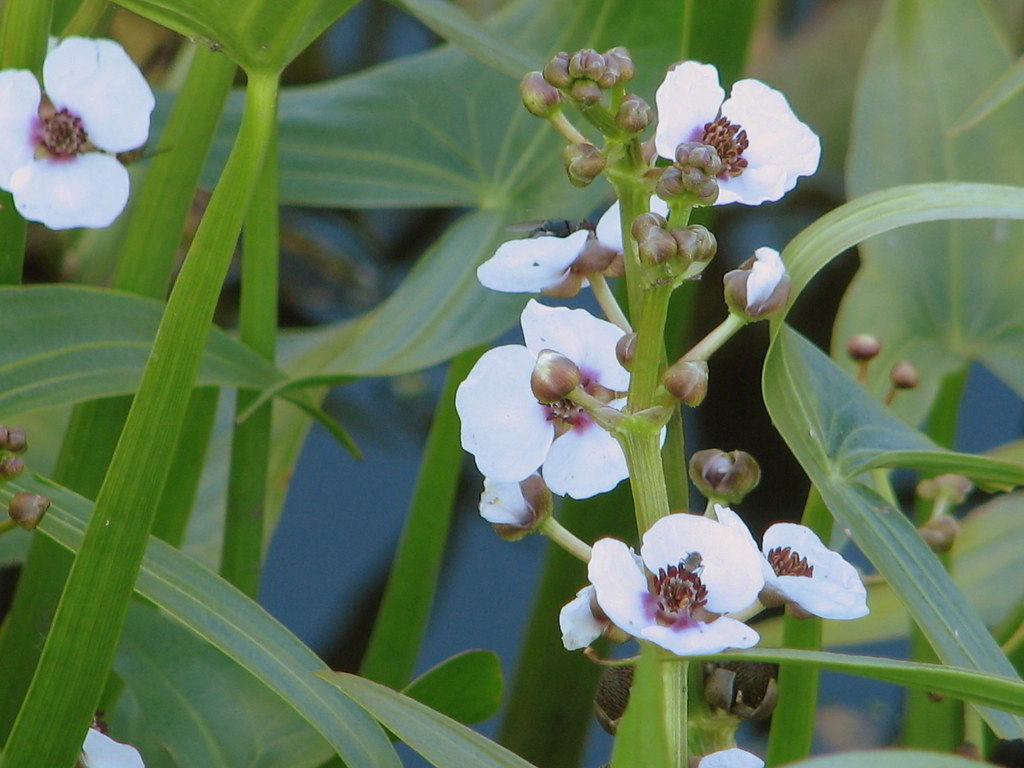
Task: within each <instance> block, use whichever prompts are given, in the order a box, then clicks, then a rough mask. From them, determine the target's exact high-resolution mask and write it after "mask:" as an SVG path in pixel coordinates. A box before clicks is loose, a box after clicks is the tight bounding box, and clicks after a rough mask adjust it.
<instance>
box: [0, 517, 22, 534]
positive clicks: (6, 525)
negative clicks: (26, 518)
mask: <svg viewBox="0 0 1024 768" xmlns="http://www.w3.org/2000/svg"><path fill="white" fill-rule="evenodd" d="M17 527H18V524H17V523H16V522H14V520H12V519H7V520H2V521H0V536H3V535H4V534H5V533H7V532H9V531H13V530H14V529H15V528H17Z"/></svg>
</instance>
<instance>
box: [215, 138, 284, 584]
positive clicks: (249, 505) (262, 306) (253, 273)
mask: <svg viewBox="0 0 1024 768" xmlns="http://www.w3.org/2000/svg"><path fill="white" fill-rule="evenodd" d="M276 138H277V137H276V131H275V133H274V136H272V137H271V142H270V146H269V147H268V149H267V159H266V161H265V162H264V165H263V173H262V174H261V176H260V180H259V184H258V185H257V187H256V192H255V194H254V195H253V201H252V205H251V206H250V207H249V215H248V216H247V217H246V220H245V229H244V230H243V233H242V299H241V318H240V321H239V335H240V337H241V340H242V343H243V344H245V345H247V346H249V347H251V348H252V349H254V350H255V351H256V352H257V353H259V354H260V355H261V356H262V357H263V358H264V359H266V360H271V361H272V360H273V359H274V347H275V345H276V343H277V271H278V205H277V199H278V194H277V186H278V180H277V141H276ZM259 394H260V393H259V392H252V391H247V390H239V392H238V401H237V403H236V404H235V415H236V417H237V416H239V415H240V414H242V413H243V412H244V411H245V410H247V409H248V407H249V406H250V405H251V404H252V403H253V402H254V401H255V400H256V399H257V398H258V397H259ZM272 407H273V403H269V402H268V403H264V404H263V405H261V406H260V407H259V408H257V409H256V410H255V411H253V413H252V415H250V416H249V417H248V418H247V419H246V420H245V421H242V422H241V423H236V424H235V431H234V435H233V436H232V441H231V468H230V471H229V475H228V497H227V518H226V520H225V523H224V545H223V549H222V552H221V563H220V573H221V576H223V577H224V578H225V579H227V580H228V581H230V582H231V583H232V584H234V585H235V586H236V587H238V588H239V589H240V590H242V591H243V592H245V594H247V595H248V596H249V597H251V598H252V599H254V600H257V599H259V594H260V571H261V567H262V563H263V529H264V518H265V516H266V514H265V513H266V509H265V507H266V497H267V468H268V467H269V465H270V426H271V409H272Z"/></svg>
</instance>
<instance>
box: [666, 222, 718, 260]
mask: <svg viewBox="0 0 1024 768" xmlns="http://www.w3.org/2000/svg"><path fill="white" fill-rule="evenodd" d="M672 237H674V238H675V241H676V245H677V246H678V247H679V256H680V257H681V258H683V259H685V260H686V261H699V262H708V261H711V259H713V258H714V256H715V253H717V252H718V241H717V240H716V239H715V236H714V235H712V234H711V233H710V232H709V231H708V230H707V228H706V227H702V226H701V225H700V224H694V225H692V226H689V227H683V228H682V229H673V230H672Z"/></svg>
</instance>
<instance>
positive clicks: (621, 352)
mask: <svg viewBox="0 0 1024 768" xmlns="http://www.w3.org/2000/svg"><path fill="white" fill-rule="evenodd" d="M615 357H616V358H618V361H619V365H621V366H622V367H623V368H625V369H626V370H627V371H628V370H630V366H631V365H633V359H634V358H635V357H636V334H635V333H627V334H626V335H625V336H623V337H622V338H620V339H619V340H618V341H617V342H615Z"/></svg>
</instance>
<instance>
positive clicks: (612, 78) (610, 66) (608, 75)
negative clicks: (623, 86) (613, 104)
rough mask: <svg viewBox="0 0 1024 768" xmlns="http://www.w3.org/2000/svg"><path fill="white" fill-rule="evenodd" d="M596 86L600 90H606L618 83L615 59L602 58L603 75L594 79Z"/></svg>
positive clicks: (617, 67)
mask: <svg viewBox="0 0 1024 768" xmlns="http://www.w3.org/2000/svg"><path fill="white" fill-rule="evenodd" d="M596 80H597V85H598V87H600V88H601V89H602V90H608V89H609V88H612V87H614V86H616V85H618V82H619V62H618V61H617V60H616V59H609V58H608V57H607V56H606V57H604V73H603V74H602V75H601V76H600V77H598V78H596Z"/></svg>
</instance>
